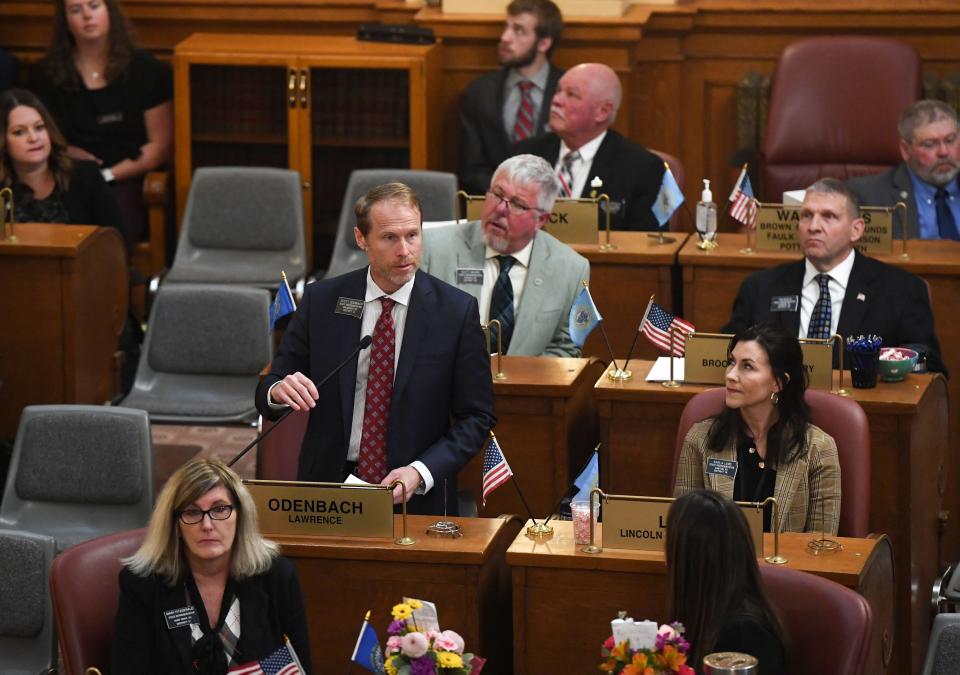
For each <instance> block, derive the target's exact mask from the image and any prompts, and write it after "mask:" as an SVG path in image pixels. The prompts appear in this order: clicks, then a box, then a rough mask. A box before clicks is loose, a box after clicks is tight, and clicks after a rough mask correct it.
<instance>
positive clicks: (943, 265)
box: [679, 233, 960, 563]
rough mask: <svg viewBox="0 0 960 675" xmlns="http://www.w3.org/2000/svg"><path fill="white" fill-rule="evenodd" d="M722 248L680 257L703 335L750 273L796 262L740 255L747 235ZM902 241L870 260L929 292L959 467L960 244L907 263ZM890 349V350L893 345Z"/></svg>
mask: <svg viewBox="0 0 960 675" xmlns="http://www.w3.org/2000/svg"><path fill="white" fill-rule="evenodd" d="M719 242H720V247H719V248H717V249H715V250H713V251H710V252H704V251H700V250H699V249H697V248H696V246H695V245H694V242H693V241H688V242H687V244H686V245H685V246H684V247H683V248H682V249H681V251H680V253H679V263H680V266H681V268H682V271H683V309H684V318H686V319H689V320H690V321H692V322H693V323H694V325H696V326H697V328H698V329H699V330H702V331H716V330H719V329H720V327H721V326H723V325H724V324H725V323H726V322H727V319H729V317H730V312H731V310H732V308H733V300H734V297H735V296H736V294H737V290H738V289H739V287H740V282H741V281H743V279H744V278H745V277H746V276H747V275H748V274H749V273H751V272H753V271H755V270H758V269H764V268H767V267H772V266H774V265H779V264H781V263H784V262H788V261H791V260H797V259H798V258H799V257H800V254H799V253H772V252H766V251H764V252H762V253H756V254H754V255H745V254H743V253H740V249H741V248H743V247H744V246H745V245H746V235H745V234H726V233H723V234H721V235H720V237H719ZM902 251H903V243H902V242H899V241H898V242H894V254H893V255H877V256H874V257H876V258H877V259H878V260H883V261H884V262H887V263H890V264H892V265H896V266H897V267H902V268H903V269H905V270H908V271H910V272H913V273H914V274H916V275H917V276H919V277H921V278H922V279H924V280H925V281H926V282H927V284H928V285H929V287H930V296H931V298H932V300H933V316H934V319H935V321H936V329H937V337H938V338H939V339H940V349H941V350H942V356H943V361H944V363H945V364H946V366H947V369H948V370H949V371H950V373H952V374H953V375H954V376H953V377H952V378H951V379H950V380H949V382H948V387H949V391H950V404H949V405H950V429H951V434H950V443H951V453H952V459H951V461H950V463H949V464H948V466H958V465H960V377H958V375H960V311H957V308H958V307H960V243H958V242H953V241H939V240H938V241H924V240H919V239H914V240H910V242H909V243H908V245H907V251H908V253H909V256H910V257H909V258H906V259H904V258H903V257H902V256H901V253H902ZM891 346H893V345H891ZM945 480H946V483H945V484H944V491H945V493H946V494H947V501H946V505H945V507H944V508H945V510H946V511H948V512H949V514H950V517H949V519H948V520H947V521H946V522H945V524H944V525H945V528H946V529H945V537H944V543H945V544H946V546H945V549H944V557H943V559H942V560H941V562H944V563H945V562H947V561H950V562H952V561H955V560H956V559H957V558H958V557H960V523H958V519H960V474H958V472H956V471H950V472H949V473H948V475H947V476H946V477H945Z"/></svg>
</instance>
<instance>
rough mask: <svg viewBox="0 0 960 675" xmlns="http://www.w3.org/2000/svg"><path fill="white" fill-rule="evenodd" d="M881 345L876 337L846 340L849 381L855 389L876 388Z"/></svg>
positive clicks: (867, 336) (881, 342)
mask: <svg viewBox="0 0 960 675" xmlns="http://www.w3.org/2000/svg"><path fill="white" fill-rule="evenodd" d="M881 344H883V340H882V339H881V338H880V337H879V336H876V335H859V336H856V337H854V336H850V337H848V338H847V363H848V364H849V365H850V381H851V382H852V383H853V387H854V388H855V389H871V388H873V387H876V386H877V374H878V373H879V372H880V365H879V364H880V345H881Z"/></svg>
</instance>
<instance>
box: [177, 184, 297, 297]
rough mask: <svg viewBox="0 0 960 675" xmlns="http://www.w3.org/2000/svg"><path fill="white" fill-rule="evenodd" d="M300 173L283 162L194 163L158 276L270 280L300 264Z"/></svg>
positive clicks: (272, 284)
mask: <svg viewBox="0 0 960 675" xmlns="http://www.w3.org/2000/svg"><path fill="white" fill-rule="evenodd" d="M303 226H304V221H303V189H302V188H301V186H300V174H299V173H297V172H296V171H290V170H288V169H272V168H252V167H232V166H228V167H215V168H206V169H197V170H196V172H195V173H194V175H193V182H192V183H191V184H190V196H189V197H188V198H187V206H186V210H185V211H184V213H183V223H182V226H181V229H180V239H179V241H178V242H177V252H176V255H175V256H174V259H173V266H172V267H171V268H170V271H169V272H168V273H167V275H166V277H165V278H164V281H165V282H178V283H182V282H195V283H213V284H244V285H248V286H259V287H262V288H276V287H277V284H279V282H280V271H281V270H284V271H285V272H286V273H287V277H288V278H289V279H290V281H291V283H294V282H296V281H297V280H299V279H301V278H303V277H304V275H305V274H306V271H307V261H306V249H305V247H304V237H303Z"/></svg>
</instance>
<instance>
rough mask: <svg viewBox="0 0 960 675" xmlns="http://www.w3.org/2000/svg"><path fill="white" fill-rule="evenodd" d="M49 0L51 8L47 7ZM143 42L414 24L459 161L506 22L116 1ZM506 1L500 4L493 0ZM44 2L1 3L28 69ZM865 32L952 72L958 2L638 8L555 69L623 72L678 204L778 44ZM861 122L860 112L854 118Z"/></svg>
mask: <svg viewBox="0 0 960 675" xmlns="http://www.w3.org/2000/svg"><path fill="white" fill-rule="evenodd" d="M55 1H58V0H55ZM121 4H122V5H123V7H124V10H125V12H126V13H127V15H128V16H129V17H130V18H131V20H132V21H133V22H134V24H135V26H136V28H137V33H138V35H139V36H140V39H141V42H142V44H143V45H144V46H146V47H148V48H150V49H153V50H155V51H156V52H157V53H158V54H159V55H160V56H165V55H166V56H169V54H170V52H171V51H172V49H173V46H174V45H175V44H176V43H177V42H178V41H179V40H181V39H183V38H185V37H187V36H188V35H190V34H191V33H193V32H195V31H200V30H203V31H229V32H240V31H243V32H279V33H310V34H324V33H326V34H352V33H353V32H354V30H355V28H356V26H357V25H358V24H360V23H364V22H370V21H385V22H392V23H416V24H419V25H422V26H427V27H429V28H432V29H433V30H434V31H435V33H436V35H437V36H438V37H439V38H441V39H442V40H443V49H444V57H443V59H442V62H443V69H444V70H443V76H444V80H443V91H442V94H441V106H442V114H441V115H440V116H439V122H438V123H437V124H438V128H437V129H436V130H435V132H434V133H437V134H440V135H441V137H442V139H443V147H444V148H445V150H444V153H443V154H442V156H441V164H440V165H439V166H437V167H435V168H438V169H446V170H453V171H455V170H456V169H457V166H458V161H459V147H458V146H459V110H458V101H459V96H460V93H461V92H462V91H463V89H464V87H465V86H466V85H467V83H468V82H469V81H470V80H471V79H473V78H474V77H476V76H477V75H478V74H480V73H482V72H484V71H486V70H490V69H492V68H495V67H496V49H495V45H496V42H497V38H498V36H499V34H500V30H501V26H502V19H503V17H500V16H494V15H453V16H448V15H443V14H442V13H441V12H440V11H439V10H437V9H432V8H420V7H418V6H415V5H406V4H404V3H403V2H399V1H397V0H387V1H385V2H375V0H332V1H330V2H322V0H252V1H251V0H248V1H244V0H240V1H238V2H235V3H230V4H221V3H219V2H215V1H214V0H124V1H123V2H122V3H121ZM504 4H506V3H504ZM51 14H52V8H51V4H50V0H19V1H11V0H3V1H0V45H3V46H5V47H7V48H8V49H11V50H12V51H14V52H15V53H16V54H17V55H18V56H20V57H21V58H23V59H24V60H26V61H31V60H34V59H36V58H37V57H38V56H39V55H40V54H41V53H42V52H43V49H44V47H45V45H46V42H47V40H48V39H49V37H48V36H49V27H50V17H51ZM837 34H843V35H875V36H885V37H890V38H893V39H898V40H902V41H904V42H906V43H908V44H910V45H912V46H913V47H914V48H915V49H916V50H917V51H918V52H919V53H920V55H921V58H922V60H923V65H924V72H925V73H930V74H935V75H944V74H947V73H951V72H956V71H960V63H958V62H960V49H958V48H957V38H956V36H957V35H958V34H960V3H957V2H955V1H950V0H901V1H899V2H893V1H891V0H873V1H872V2H868V1H867V0H835V1H832V0H807V1H803V0H794V1H790V0H780V1H779V2H775V1H767V2H764V1H763V0H739V1H736V0H728V1H726V2H724V1H722V0H693V1H692V2H686V3H682V4H679V5H677V6H675V7H659V6H642V5H635V6H634V7H632V8H631V9H630V10H629V11H628V12H627V14H626V15H625V16H624V17H622V18H621V19H617V20H610V19H589V18H580V17H568V18H567V28H566V30H565V31H564V35H563V40H562V43H561V45H560V47H559V49H558V51H557V53H556V55H555V60H556V62H557V63H558V64H559V65H561V66H564V67H568V66H571V65H574V64H576V63H580V62H583V61H602V62H605V63H608V64H609V65H611V66H612V67H613V68H614V69H615V70H616V71H617V72H618V73H619V75H620V78H621V82H622V83H623V87H624V104H623V107H622V109H621V112H620V116H619V119H618V120H617V124H616V128H617V129H618V130H619V131H621V132H623V133H625V134H627V135H628V136H629V137H630V138H632V139H634V140H636V141H638V142H640V143H642V144H644V145H646V146H648V147H652V148H656V149H659V150H665V151H667V152H669V153H671V154H674V155H676V156H678V157H679V158H680V159H681V161H682V162H683V164H684V167H685V169H686V174H687V198H688V199H691V200H696V198H697V197H698V194H699V191H698V186H699V185H700V178H703V177H707V178H712V179H713V181H714V185H715V190H714V194H715V195H718V196H721V197H722V196H725V195H726V194H727V193H728V192H729V190H730V188H731V187H732V183H733V181H734V179H735V178H736V174H737V169H736V167H732V166H730V164H729V160H730V156H731V154H732V153H733V152H734V151H735V150H736V105H735V100H736V87H737V84H738V82H739V81H740V80H741V79H742V78H743V77H744V75H745V74H746V73H747V72H748V71H750V70H755V71H758V72H761V73H767V74H769V73H771V72H772V71H773V69H774V67H775V65H776V62H777V59H778V57H779V55H780V53H781V52H782V51H783V49H784V47H785V46H786V45H788V44H790V43H791V42H793V41H795V40H798V39H802V38H805V37H810V36H815V35H837ZM864 114H869V111H864Z"/></svg>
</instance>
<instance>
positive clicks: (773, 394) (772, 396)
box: [770, 391, 780, 405]
mask: <svg viewBox="0 0 960 675" xmlns="http://www.w3.org/2000/svg"><path fill="white" fill-rule="evenodd" d="M770 400H771V401H773V405H777V404H778V403H779V402H780V394H779V393H778V392H775V391H774V392H771V394H770Z"/></svg>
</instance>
